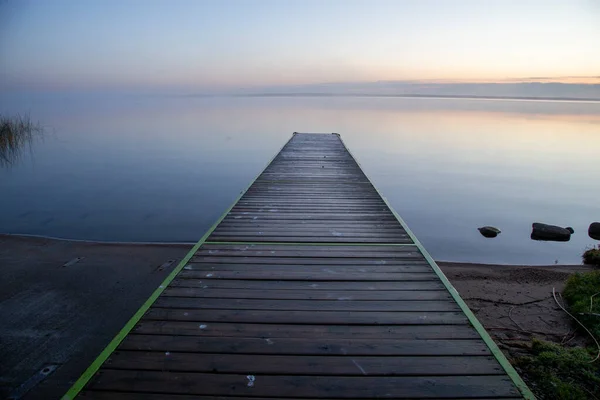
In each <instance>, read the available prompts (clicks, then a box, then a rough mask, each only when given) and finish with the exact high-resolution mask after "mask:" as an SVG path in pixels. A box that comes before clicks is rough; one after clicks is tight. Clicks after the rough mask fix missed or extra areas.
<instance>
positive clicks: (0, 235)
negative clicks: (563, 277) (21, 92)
mask: <svg viewBox="0 0 600 400" xmlns="http://www.w3.org/2000/svg"><path fill="white" fill-rule="evenodd" d="M2 238H14V239H21V240H27V239H31V240H32V241H36V240H52V241H58V242H67V243H73V244H77V243H81V244H89V245H102V246H115V247H117V246H133V247H144V246H149V247H174V248H181V247H189V248H192V247H193V246H194V245H195V244H196V242H116V241H104V240H87V239H68V238H61V237H55V236H45V235H33V234H24V233H0V241H1V240H2ZM434 261H435V262H436V263H437V264H438V265H439V266H440V267H442V265H444V266H446V267H458V266H467V265H468V266H479V267H521V268H525V267H527V268H529V267H536V268H553V267H585V265H583V264H502V263H480V262H471V261H449V260H434Z"/></svg>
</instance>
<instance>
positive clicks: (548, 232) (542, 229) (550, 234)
mask: <svg viewBox="0 0 600 400" xmlns="http://www.w3.org/2000/svg"><path fill="white" fill-rule="evenodd" d="M532 228H533V230H532V231H531V238H532V239H533V240H549V241H554V242H568V241H569V240H570V239H571V233H574V232H575V231H574V230H573V228H570V229H569V228H562V227H560V226H555V225H547V224H542V223H540V222H534V223H533V225H532Z"/></svg>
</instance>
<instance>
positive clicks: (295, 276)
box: [179, 268, 438, 282]
mask: <svg viewBox="0 0 600 400" xmlns="http://www.w3.org/2000/svg"><path fill="white" fill-rule="evenodd" d="M179 277H180V278H183V279H185V278H192V279H204V280H216V279H236V280H238V279H242V280H244V279H248V280H260V281H269V280H272V281H279V280H290V281H293V280H296V281H336V282H342V281H346V282H350V281H360V282H366V281H390V280H391V281H431V280H438V277H437V275H436V274H435V273H434V272H433V271H429V272H399V273H394V272H388V273H383V274H382V273H368V272H367V273H354V274H335V273H331V272H303V271H300V270H299V271H285V272H279V273H277V274H272V273H270V272H266V271H261V270H260V269H259V268H257V269H256V270H252V269H249V270H247V271H214V272H208V271H202V272H201V271H189V270H187V271H181V272H180V273H179Z"/></svg>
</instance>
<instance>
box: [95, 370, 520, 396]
mask: <svg viewBox="0 0 600 400" xmlns="http://www.w3.org/2000/svg"><path fill="white" fill-rule="evenodd" d="M248 375H249V374H241V375H235V374H204V373H192V372H167V371H137V370H131V371H129V370H126V371H123V370H111V369H105V370H104V371H102V372H101V374H100V375H99V376H98V377H97V378H96V379H95V380H94V381H93V382H92V383H91V384H90V385H89V389H91V390H94V389H95V390H114V391H137V392H151V393H152V392H155V393H156V392H158V393H181V394H203V395H227V396H265V397H275V398H279V397H308V398H323V397H328V396H332V395H333V396H335V397H336V398H349V399H357V398H384V397H385V398H390V397H399V398H402V397H405V398H406V397H409V398H410V397H426V398H431V397H438V398H444V397H446V398H454V399H456V398H463V399H467V398H473V397H483V396H491V395H493V396H496V397H498V396H515V395H518V392H517V391H516V389H515V388H514V386H513V385H512V382H511V381H510V379H509V378H508V377H504V376H502V375H491V376H471V375H464V376H437V377H429V376H428V377H414V376H411V377H369V376H361V377H331V376H293V375H290V376H281V375H259V376H257V377H255V378H254V379H255V380H254V382H253V384H252V385H251V386H249V385H248V382H249V378H248Z"/></svg>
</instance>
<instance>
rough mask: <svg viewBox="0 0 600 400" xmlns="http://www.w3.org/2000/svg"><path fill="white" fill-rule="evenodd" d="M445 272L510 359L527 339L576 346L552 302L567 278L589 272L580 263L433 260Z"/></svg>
mask: <svg viewBox="0 0 600 400" xmlns="http://www.w3.org/2000/svg"><path fill="white" fill-rule="evenodd" d="M438 265H439V266H440V268H441V269H442V270H443V271H444V274H445V275H446V276H447V277H448V279H449V280H450V282H451V283H452V285H453V286H454V287H455V288H456V289H457V290H458V292H459V293H460V295H461V297H462V298H463V300H465V302H466V303H467V305H468V306H469V308H470V309H471V310H472V311H473V313H474V314H475V315H476V316H477V318H478V319H479V321H480V322H481V323H482V324H483V326H484V327H485V328H486V330H487V331H488V332H489V334H490V335H491V336H492V337H493V338H494V340H495V341H496V343H497V344H498V345H499V347H500V348H501V349H502V350H504V351H505V353H507V355H509V356H511V357H514V356H518V355H521V354H522V353H523V352H524V351H526V350H527V348H526V343H525V342H529V340H530V339H531V338H532V337H538V338H541V339H544V340H549V341H553V342H559V343H565V342H569V343H570V344H581V343H583V342H584V341H586V340H587V338H586V337H585V336H581V335H579V334H577V333H575V332H574V329H573V327H574V325H573V323H572V321H571V320H570V317H569V316H568V315H566V313H565V312H564V311H562V310H561V309H560V308H559V307H558V305H557V304H556V302H555V300H554V298H553V296H552V289H553V288H555V290H556V292H557V293H558V294H559V296H557V297H558V301H560V302H561V304H562V299H561V298H560V292H561V291H562V289H563V288H564V284H565V281H566V279H567V278H568V277H569V275H571V274H573V273H575V272H585V271H591V270H592V268H591V267H587V266H584V265H549V266H527V265H489V264H465V263H449V262H438Z"/></svg>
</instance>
